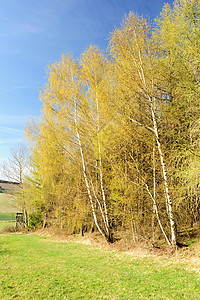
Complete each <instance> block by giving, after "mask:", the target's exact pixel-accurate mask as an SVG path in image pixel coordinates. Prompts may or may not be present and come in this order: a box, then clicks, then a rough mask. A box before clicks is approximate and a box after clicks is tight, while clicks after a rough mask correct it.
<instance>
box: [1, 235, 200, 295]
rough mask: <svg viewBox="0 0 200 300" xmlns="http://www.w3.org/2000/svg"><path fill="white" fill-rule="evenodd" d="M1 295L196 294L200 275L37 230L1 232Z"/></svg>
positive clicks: (164, 262)
mask: <svg viewBox="0 0 200 300" xmlns="http://www.w3.org/2000/svg"><path fill="white" fill-rule="evenodd" d="M0 269H1V270H0V278H1V282H0V299H13V298H16V299H70V300H71V299H200V277H199V275H198V274H195V273H194V272H192V271H191V270H190V271H189V269H188V265H187V264H183V263H180V262H179V263H178V262H176V261H172V259H168V258H158V257H157V258H156V257H155V258H150V257H149V258H141V259H134V256H132V255H127V254H123V253H120V252H114V251H108V250H101V249H96V248H95V247H92V246H88V245H83V244H79V243H72V242H70V243H67V242H55V241H53V240H48V239H46V238H42V237H39V236H36V235H19V234H1V235H0Z"/></svg>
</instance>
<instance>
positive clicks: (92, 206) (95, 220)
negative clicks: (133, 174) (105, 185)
mask: <svg viewBox="0 0 200 300" xmlns="http://www.w3.org/2000/svg"><path fill="white" fill-rule="evenodd" d="M74 109H75V114H74V121H75V127H76V135H77V139H78V145H79V150H80V153H81V161H82V168H83V175H84V180H85V185H86V189H87V193H88V197H89V200H90V204H91V209H92V214H93V217H94V222H95V225H96V226H97V229H98V230H99V232H100V233H101V235H102V236H103V237H104V238H106V236H105V234H104V232H103V231H102V230H101V228H100V226H99V224H98V220H97V216H96V213H95V209H94V203H93V199H92V195H91V191H90V186H89V181H88V178H87V174H86V167H85V159H84V155H83V148H82V143H81V139H80V134H79V131H78V124H77V103H75V101H74Z"/></svg>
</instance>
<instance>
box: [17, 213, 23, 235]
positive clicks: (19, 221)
mask: <svg viewBox="0 0 200 300" xmlns="http://www.w3.org/2000/svg"><path fill="white" fill-rule="evenodd" d="M15 229H16V231H17V230H19V229H24V214H23V213H16V227H15Z"/></svg>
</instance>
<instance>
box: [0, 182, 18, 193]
mask: <svg viewBox="0 0 200 300" xmlns="http://www.w3.org/2000/svg"><path fill="white" fill-rule="evenodd" d="M18 186H19V183H18V182H12V181H6V180H0V191H1V192H4V191H7V192H9V191H13V190H15V189H16V188H17V187H18Z"/></svg>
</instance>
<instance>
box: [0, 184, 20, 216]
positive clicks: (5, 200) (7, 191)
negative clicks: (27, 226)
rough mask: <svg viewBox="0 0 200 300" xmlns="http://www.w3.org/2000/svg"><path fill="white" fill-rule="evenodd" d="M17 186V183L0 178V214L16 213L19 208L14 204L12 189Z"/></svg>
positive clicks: (14, 198)
mask: <svg viewBox="0 0 200 300" xmlns="http://www.w3.org/2000/svg"><path fill="white" fill-rule="evenodd" d="M18 188H19V183H17V182H11V181H6V180H0V214H1V213H16V212H19V211H20V210H19V208H18V207H17V205H16V197H15V196H14V193H13V192H14V190H16V189H18Z"/></svg>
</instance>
